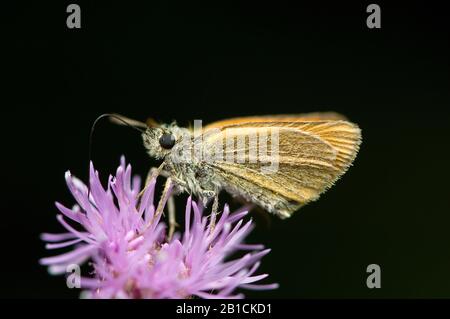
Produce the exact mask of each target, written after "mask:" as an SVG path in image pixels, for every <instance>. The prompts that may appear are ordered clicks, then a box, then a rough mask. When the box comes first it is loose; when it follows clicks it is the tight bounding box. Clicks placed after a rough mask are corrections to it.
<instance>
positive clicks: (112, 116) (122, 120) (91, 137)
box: [88, 113, 145, 198]
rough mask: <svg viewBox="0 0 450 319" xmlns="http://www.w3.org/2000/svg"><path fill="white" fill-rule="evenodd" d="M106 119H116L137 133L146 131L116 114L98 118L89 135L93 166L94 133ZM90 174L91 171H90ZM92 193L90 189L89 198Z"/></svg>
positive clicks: (90, 156)
mask: <svg viewBox="0 0 450 319" xmlns="http://www.w3.org/2000/svg"><path fill="white" fill-rule="evenodd" d="M104 118H110V119H114V121H117V122H119V123H121V124H124V125H126V126H128V127H131V128H132V129H135V130H136V131H139V132H140V133H144V132H145V129H141V128H139V127H137V126H135V125H133V124H130V123H129V122H128V121H126V120H125V119H123V118H122V117H121V116H119V115H116V114H110V113H105V114H102V115H100V116H98V117H97V118H96V119H95V121H94V123H92V127H91V132H90V133H89V165H91V161H92V142H93V137H94V131H95V127H96V126H97V123H98V122H99V121H100V120H102V119H104ZM88 172H89V170H88ZM90 193H91V189H90V187H88V198H89V197H90V195H91V194H90Z"/></svg>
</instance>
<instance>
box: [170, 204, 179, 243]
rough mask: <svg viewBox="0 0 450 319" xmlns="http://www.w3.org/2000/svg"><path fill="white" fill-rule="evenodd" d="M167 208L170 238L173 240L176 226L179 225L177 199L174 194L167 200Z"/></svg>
mask: <svg viewBox="0 0 450 319" xmlns="http://www.w3.org/2000/svg"><path fill="white" fill-rule="evenodd" d="M167 210H168V212H169V240H171V239H172V236H173V233H174V232H175V227H178V226H179V225H178V224H177V222H176V219H175V200H174V198H173V195H170V197H169V199H168V201H167Z"/></svg>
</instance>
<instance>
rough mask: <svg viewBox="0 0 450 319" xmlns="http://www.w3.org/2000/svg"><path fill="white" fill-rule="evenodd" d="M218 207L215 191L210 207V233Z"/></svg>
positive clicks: (212, 229)
mask: <svg viewBox="0 0 450 319" xmlns="http://www.w3.org/2000/svg"><path fill="white" fill-rule="evenodd" d="M218 208H219V193H218V192H216V193H215V194H214V199H213V204H212V208H211V221H210V225H211V227H210V233H212V232H213V231H214V228H215V227H216V216H217V209H218Z"/></svg>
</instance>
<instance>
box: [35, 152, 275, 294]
mask: <svg viewBox="0 0 450 319" xmlns="http://www.w3.org/2000/svg"><path fill="white" fill-rule="evenodd" d="M66 182H67V185H68V187H69V189H70V191H71V193H72V195H73V197H74V198H75V200H76V201H77V203H78V205H75V206H73V207H72V209H69V208H67V207H65V206H63V205H61V204H59V203H56V206H57V208H58V209H59V210H60V212H61V213H62V215H58V216H57V219H58V221H59V222H60V223H61V225H62V226H63V227H64V228H65V229H66V231H67V232H65V233H62V234H48V233H46V234H42V239H43V240H44V241H46V242H47V245H46V247H47V249H59V248H64V247H73V249H72V250H71V251H69V252H66V253H63V254H60V255H56V256H53V257H47V258H43V259H41V260H40V263H41V264H42V265H46V266H49V272H50V273H51V274H64V273H65V272H66V269H67V267H68V266H69V265H72V264H78V265H81V264H82V263H84V262H86V261H88V260H91V261H92V265H93V270H94V271H93V272H92V274H91V275H90V276H87V277H82V278H81V286H82V287H83V288H84V289H85V291H84V293H83V295H84V296H86V297H89V298H188V297H192V296H197V297H200V298H242V297H243V295H242V294H238V293H236V289H237V288H244V289H275V288H277V287H278V285H277V284H269V285H259V284H256V283H257V282H259V281H260V280H262V279H264V278H265V277H267V274H262V275H255V273H256V270H257V269H258V266H259V264H260V259H261V258H262V257H263V256H264V255H266V254H267V253H268V252H269V249H265V250H264V249H263V246H261V245H246V244H244V243H243V240H244V238H245V237H246V236H247V235H248V234H249V232H250V231H251V229H252V221H251V220H250V221H247V222H244V220H243V217H244V216H245V215H246V214H247V211H245V210H240V211H237V212H234V213H230V211H229V208H228V206H227V205H225V207H224V210H223V212H222V214H221V215H220V216H219V217H218V220H217V222H216V225H215V227H214V228H213V230H211V225H210V221H209V218H208V217H206V216H203V207H202V206H201V205H200V204H196V203H195V202H193V201H192V200H191V198H189V199H188V201H187V204H186V212H185V231H184V234H179V233H175V235H174V236H173V238H172V239H170V240H168V238H167V236H166V226H165V224H164V222H162V221H161V220H160V217H161V214H159V215H155V205H154V191H155V184H156V180H152V181H151V182H150V185H149V186H148V187H147V188H146V190H145V192H144V194H143V195H142V197H140V198H139V196H138V194H139V193H140V191H141V188H140V179H139V178H138V177H135V178H132V177H131V166H130V165H128V166H126V165H125V159H124V158H122V159H121V165H120V166H119V167H118V168H117V172H116V176H115V177H112V176H110V177H109V181H108V187H107V189H106V190H105V189H104V188H103V186H102V185H101V183H100V180H99V176H98V172H96V171H95V170H94V167H93V165H92V163H91V166H90V178H89V186H90V191H88V187H87V186H86V185H85V184H83V183H82V182H81V181H80V180H78V179H77V178H75V177H72V176H71V175H70V173H69V172H67V173H66ZM161 200H163V201H164V205H165V201H167V198H163V199H161ZM68 220H69V221H70V222H71V223H72V224H79V225H80V226H81V227H82V228H83V230H77V229H76V228H75V227H73V226H71V224H69V221H68ZM78 228H80V227H78ZM242 250H246V251H248V252H247V253H246V254H244V255H243V256H242V257H240V258H236V259H233V260H227V258H228V257H229V256H230V255H231V254H233V253H235V252H236V251H242Z"/></svg>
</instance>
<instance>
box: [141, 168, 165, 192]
mask: <svg viewBox="0 0 450 319" xmlns="http://www.w3.org/2000/svg"><path fill="white" fill-rule="evenodd" d="M164 164H165V163H164V162H163V163H162V164H161V165H159V167H152V168H150V170H149V171H148V173H147V177H146V179H145V185H144V188H143V189H142V190H141V192H140V193H139V195H138V197H141V196H142V195H143V194H144V193H145V191H146V190H147V187H148V186H149V185H150V182H151V181H152V179H154V178H156V177H158V176H159V175H161V174H162V172H163V168H164Z"/></svg>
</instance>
